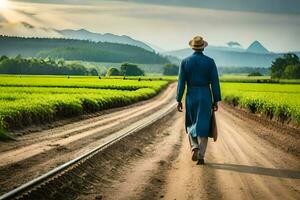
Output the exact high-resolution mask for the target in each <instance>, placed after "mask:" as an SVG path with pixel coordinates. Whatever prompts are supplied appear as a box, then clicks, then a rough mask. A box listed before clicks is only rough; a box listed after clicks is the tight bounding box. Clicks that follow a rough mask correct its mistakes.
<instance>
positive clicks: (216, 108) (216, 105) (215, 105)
mask: <svg viewBox="0 0 300 200" xmlns="http://www.w3.org/2000/svg"><path fill="white" fill-rule="evenodd" d="M217 110H218V103H217V102H215V103H213V111H217Z"/></svg>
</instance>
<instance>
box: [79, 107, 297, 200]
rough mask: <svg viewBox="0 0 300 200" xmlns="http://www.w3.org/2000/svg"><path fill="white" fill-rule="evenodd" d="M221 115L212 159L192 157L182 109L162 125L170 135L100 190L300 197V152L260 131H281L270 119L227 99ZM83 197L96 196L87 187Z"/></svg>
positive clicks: (110, 195)
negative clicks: (243, 111) (200, 162)
mask: <svg viewBox="0 0 300 200" xmlns="http://www.w3.org/2000/svg"><path fill="white" fill-rule="evenodd" d="M232 112H234V113H235V114H232ZM217 120H218V124H219V133H220V137H219V139H218V141H217V142H216V143H214V142H213V141H212V140H210V141H209V145H208V150H207V155H206V165H204V166H200V165H196V163H195V162H192V161H191V153H190V149H189V142H188V139H187V137H186V134H185V133H184V129H183V116H182V115H181V114H179V113H176V114H175V116H174V117H173V118H172V120H171V122H170V121H168V122H164V125H160V128H162V127H163V128H164V134H167V136H166V137H163V140H162V138H161V137H160V140H159V141H157V140H155V139H153V142H154V143H157V144H156V145H153V144H152V146H154V147H152V150H151V151H150V152H149V150H148V153H146V154H143V156H140V157H139V158H138V159H135V160H134V161H132V162H128V163H127V164H126V167H124V168H121V170H120V171H119V173H118V176H117V177H114V178H112V179H113V181H112V182H111V183H110V184H109V187H108V188H107V189H103V187H102V188H101V189H100V188H99V189H97V192H96V194H98V195H100V197H101V198H102V197H104V199H167V200H169V199H170V200H174V199H177V200H184V199H255V200H256V199H280V200H282V199H300V162H299V157H298V156H295V155H293V154H290V153H287V152H288V151H285V150H283V149H281V148H280V147H279V146H278V145H279V144H278V145H274V144H273V143H271V142H269V141H268V140H265V139H262V137H261V136H260V135H259V134H258V132H264V131H269V132H270V131H271V132H272V134H273V136H272V137H275V136H274V135H275V134H276V133H275V132H274V130H270V127H268V126H269V125H267V124H262V123H260V122H258V121H256V120H251V119H249V118H247V117H246V116H243V115H242V114H241V113H240V114H239V113H238V112H236V110H233V109H232V108H230V107H228V106H225V105H222V106H221V107H220V110H219V112H218V113H217ZM157 130H159V127H158V128H157ZM148 131H149V132H148V133H147V134H149V133H150V132H151V130H148ZM156 134H157V135H162V133H160V132H159V131H158V133H156ZM270 134H271V133H270ZM277 134H282V133H280V132H278V133H277ZM295 139H297V140H298V141H299V136H298V138H295ZM278 141H279V140H278ZM162 143H163V144H162ZM280 145H282V144H280ZM144 148H145V149H149V147H148V146H147V145H146V144H145V147H144ZM93 195H94V196H93V197H95V196H96V197H97V195H95V194H94V193H93ZM98 197H99V196H98ZM79 199H91V196H90V195H87V194H86V193H85V195H82V196H81V197H80V198H79Z"/></svg>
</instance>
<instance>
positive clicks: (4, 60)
mask: <svg viewBox="0 0 300 200" xmlns="http://www.w3.org/2000/svg"><path fill="white" fill-rule="evenodd" d="M0 74H32V75H92V76H97V75H98V72H97V70H96V69H95V68H86V67H84V66H83V65H81V64H78V63H73V64H66V63H65V61H64V60H62V59H60V60H57V61H56V60H54V59H52V58H46V59H38V58H22V57H21V56H20V55H19V56H16V57H15V58H9V57H7V56H2V57H1V58H0Z"/></svg>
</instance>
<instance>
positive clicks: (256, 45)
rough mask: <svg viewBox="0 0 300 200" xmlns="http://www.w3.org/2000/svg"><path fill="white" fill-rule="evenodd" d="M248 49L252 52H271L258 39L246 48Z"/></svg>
mask: <svg viewBox="0 0 300 200" xmlns="http://www.w3.org/2000/svg"><path fill="white" fill-rule="evenodd" d="M246 51H247V52H251V53H262V54H267V53H269V51H268V50H267V49H266V48H265V47H264V46H263V45H262V44H261V43H260V42H259V41H257V40H255V41H254V42H252V43H251V44H250V46H249V47H248V48H247V49H246Z"/></svg>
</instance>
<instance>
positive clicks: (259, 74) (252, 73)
mask: <svg viewBox="0 0 300 200" xmlns="http://www.w3.org/2000/svg"><path fill="white" fill-rule="evenodd" d="M248 76H263V75H262V74H261V73H259V72H251V73H250V74H248Z"/></svg>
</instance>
